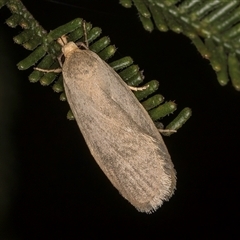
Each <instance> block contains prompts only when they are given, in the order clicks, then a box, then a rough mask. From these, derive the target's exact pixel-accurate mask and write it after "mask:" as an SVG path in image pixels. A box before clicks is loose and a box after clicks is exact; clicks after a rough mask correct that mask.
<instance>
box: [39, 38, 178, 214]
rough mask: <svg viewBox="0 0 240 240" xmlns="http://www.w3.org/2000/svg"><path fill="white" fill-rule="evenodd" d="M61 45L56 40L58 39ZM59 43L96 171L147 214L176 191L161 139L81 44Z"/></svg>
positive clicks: (124, 88) (130, 95)
mask: <svg viewBox="0 0 240 240" xmlns="http://www.w3.org/2000/svg"><path fill="white" fill-rule="evenodd" d="M59 43H60V41H59ZM81 46H82V48H81V49H80V48H79V47H78V46H77V45H76V44H75V43H74V42H68V43H65V44H62V52H63V55H64V56H65V61H64V63H63V64H60V65H61V66H62V68H61V69H60V70H43V69H38V68H36V69H37V70H40V71H44V72H50V71H55V72H60V71H62V74H63V83H64V89H65V93H66V96H67V100H68V103H69V105H70V108H71V110H72V112H73V115H74V117H75V119H76V121H77V124H78V126H79V128H80V130H81V132H82V135H83V137H84V139H85V141H86V143H87V145H88V147H89V150H90V152H91V154H92V156H93V157H94V159H95V160H96V162H97V163H98V165H99V167H100V168H101V169H102V171H103V172H104V173H105V175H106V176H107V177H108V179H109V180H110V181H111V183H112V184H113V185H114V187H115V188H117V190H118V191H119V192H120V194H121V195H122V196H123V197H124V198H125V199H127V200H128V201H129V202H130V203H131V204H132V205H133V206H134V207H135V208H136V209H137V210H138V211H140V212H146V213H151V212H154V211H155V210H156V209H157V208H158V207H160V206H161V205H162V203H163V201H165V200H168V199H169V198H170V197H171V196H172V194H173V192H174V189H175V187H176V172H175V170H174V166H173V163H172V161H171V158H170V155H169V153H168V150H167V148H166V146H165V144H164V142H163V139H162V137H161V135H160V133H159V131H158V129H157V128H156V126H155V124H154V123H153V121H152V120H151V118H150V116H149V115H148V113H147V111H146V110H145V109H144V108H143V106H142V105H141V104H140V103H139V101H138V100H137V99H136V97H135V96H134V94H133V93H132V91H131V90H130V88H129V86H128V85H127V84H126V83H125V82H124V81H123V80H122V79H121V77H120V76H119V75H118V74H117V73H116V72H115V71H114V70H113V69H112V68H111V67H110V66H109V65H108V64H107V63H105V62H104V61H103V60H102V59H101V58H100V57H99V56H98V55H97V54H96V53H94V52H92V51H90V50H89V49H88V47H86V46H85V45H84V44H83V43H81Z"/></svg>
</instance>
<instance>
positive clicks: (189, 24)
mask: <svg viewBox="0 0 240 240" xmlns="http://www.w3.org/2000/svg"><path fill="white" fill-rule="evenodd" d="M120 3H121V4H122V5H123V6H124V7H130V6H131V3H133V4H134V5H135V7H136V8H137V10H138V12H139V16H140V20H141V21H142V24H143V27H144V28H145V29H146V30H148V31H152V30H153V29H154V24H155V26H156V28H157V29H158V30H160V31H167V30H168V29H170V30H172V31H174V32H176V33H182V34H184V35H186V36H187V37H189V38H190V39H191V40H192V42H193V44H194V45H195V46H196V48H197V49H198V51H199V52H200V53H201V55H202V56H203V57H204V58H207V59H209V61H210V64H211V66H212V67H213V69H214V71H215V72H216V74H217V79H218V82H219V83H220V85H222V86H225V85H226V84H227V83H228V82H229V79H231V82H232V84H233V86H234V88H235V89H236V90H238V91H240V76H239V75H236V74H234V75H233V72H239V71H240V70H239V69H240V50H239V49H240V43H239V37H240V0H230V1H227V0H224V1H220V0H206V1H196V0H132V1H130V0H121V1H120ZM233 56H235V60H234V61H231V60H229V59H232V57H233Z"/></svg>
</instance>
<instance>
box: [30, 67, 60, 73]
mask: <svg viewBox="0 0 240 240" xmlns="http://www.w3.org/2000/svg"><path fill="white" fill-rule="evenodd" d="M34 70H37V71H39V72H45V73H51V72H53V73H61V72H62V68H56V69H42V68H34Z"/></svg>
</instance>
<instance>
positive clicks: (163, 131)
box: [158, 129, 177, 133]
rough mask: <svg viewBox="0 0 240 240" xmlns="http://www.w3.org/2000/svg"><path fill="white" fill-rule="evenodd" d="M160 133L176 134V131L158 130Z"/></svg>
mask: <svg viewBox="0 0 240 240" xmlns="http://www.w3.org/2000/svg"><path fill="white" fill-rule="evenodd" d="M158 131H159V132H160V133H175V132H177V131H176V130H173V129H158Z"/></svg>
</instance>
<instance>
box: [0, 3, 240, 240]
mask: <svg viewBox="0 0 240 240" xmlns="http://www.w3.org/2000/svg"><path fill="white" fill-rule="evenodd" d="M62 2H64V1H62ZM65 2H68V5H63V4H57V3H53V2H50V1H32V0H31V1H30V0H25V1H23V3H24V4H25V6H26V7H27V8H28V10H29V11H30V12H31V13H32V14H33V16H34V17H35V18H36V19H37V20H38V21H39V22H40V24H41V25H42V26H43V27H44V28H45V29H46V30H51V29H54V28H56V27H58V26H60V25H62V24H64V23H66V22H68V21H71V20H72V19H74V18H76V17H82V18H84V19H85V20H87V21H90V22H91V23H92V24H93V26H99V27H101V28H102V29H103V36H105V35H107V36H110V38H111V40H112V43H113V44H115V45H116V46H117V47H118V52H117V53H116V56H117V58H121V57H124V56H127V55H130V56H131V57H132V58H133V59H134V60H135V63H137V64H139V66H140V67H141V68H142V69H144V73H145V76H146V79H147V80H152V79H158V80H159V82H160V89H159V92H160V93H161V94H163V95H164V96H165V99H166V100H175V101H176V103H177V104H178V112H179V111H180V110H181V109H182V108H184V107H187V106H188V107H190V108H191V109H192V111H193V116H192V117H191V119H190V120H189V121H188V122H187V123H186V124H185V125H184V127H183V128H181V129H180V130H179V131H178V133H177V134H175V135H172V136H171V137H164V141H165V143H166V145H167V147H168V149H169V152H170V154H171V157H172V160H173V163H174V165H175V168H176V170H177V177H178V182H177V191H176V192H175V195H174V196H173V197H172V198H171V199H170V201H169V202H165V203H164V204H163V206H162V207H161V208H159V209H158V210H157V211H156V212H155V213H154V214H151V215H147V214H144V213H139V212H137V211H136V210H135V208H134V207H133V206H131V205H130V204H129V203H128V202H127V201H126V200H124V199H123V198H122V197H121V196H120V195H119V193H118V192H117V190H116V189H114V187H113V186H112V185H111V183H110V182H109V181H108V179H107V178H106V177H105V176H104V174H103V173H102V172H101V170H100V169H99V167H98V166H97V164H96V163H95V161H94V159H93V158H92V157H91V155H90V153H89V150H88V148H87V146H86V144H85V142H84V140H83V138H82V136H81V133H80V131H79V129H78V127H77V124H76V122H74V121H68V120H67V119H66V117H65V116H66V113H67V111H68V109H69V107H68V105H67V103H62V102H60V101H59V100H58V97H59V95H58V94H56V93H53V91H52V89H51V88H50V87H42V86H40V84H39V83H37V84H31V83H30V82H29V81H28V79H27V76H28V75H29V74H30V72H31V71H30V70H29V71H24V72H21V71H18V70H17V68H16V65H15V64H16V63H17V62H19V61H20V60H22V59H23V58H25V57H26V56H27V54H28V52H27V50H24V49H23V48H22V47H21V46H18V45H17V44H14V43H13V41H12V37H13V36H14V35H17V34H18V33H19V32H20V29H10V28H9V27H7V26H6V25H4V24H3V23H4V21H5V19H6V18H7V17H9V16H10V13H9V11H8V9H7V8H6V7H4V8H3V9H1V10H0V20H1V22H2V24H1V28H0V36H1V38H2V39H4V41H5V45H2V46H0V47H1V50H0V51H1V52H2V53H3V52H5V53H4V54H1V58H3V59H4V60H3V62H4V63H5V64H4V65H2V66H1V71H2V72H3V74H1V76H2V79H1V81H2V82H4V81H6V86H7V84H12V87H10V88H9V89H12V88H14V92H12V91H6V92H5V94H6V95H7V94H8V93H9V99H8V101H6V103H5V104H4V106H5V108H6V109H7V108H8V104H9V103H10V102H11V99H12V98H11V96H13V95H14V96H15V97H16V96H17V100H16V101H15V102H14V103H13V104H14V106H15V115H14V118H13V119H12V120H11V123H12V124H13V125H12V126H13V127H12V129H11V132H10V133H11V134H12V135H10V138H11V142H12V144H13V146H14V151H13V154H14V159H15V164H16V166H17V168H16V166H15V170H14V173H15V178H16V179H17V180H16V183H15V185H14V187H13V188H12V189H13V192H15V194H14V195H13V196H14V198H13V200H12V206H11V210H10V211H9V218H8V220H7V219H6V221H7V223H8V225H6V228H5V232H7V233H8V234H9V235H11V236H12V238H13V239H107V238H109V239H176V238H178V239H179V238H181V239H219V237H227V236H228V238H229V239H230V238H231V239H234V238H235V239H236V238H237V230H238V229H237V228H238V224H237V223H238V220H237V219H238V216H239V212H238V211H239V205H238V200H239V197H238V194H239V186H238V183H239V179H238V177H239V170H240V168H239V160H240V158H239V149H240V141H239V139H240V137H239V136H240V129H239V122H240V121H239V120H240V107H239V106H240V93H239V92H237V91H235V90H234V88H233V87H232V86H231V84H229V85H228V86H226V87H221V86H220V85H219V84H218V82H217V79H216V76H215V73H214V71H213V70H212V69H211V66H210V64H209V62H208V61H207V60H204V59H203V58H202V57H201V56H200V54H199V53H198V52H197V50H196V49H195V47H194V46H193V45H192V44H191V42H190V40H189V39H187V38H186V37H184V36H183V35H178V34H175V33H173V32H167V33H161V32H159V31H156V30H155V31H153V32H152V33H148V32H146V31H145V30H144V29H143V27H142V25H141V22H140V20H139V18H138V16H137V12H136V9H135V8H131V9H125V8H123V7H121V6H120V5H119V3H118V0H113V1H109V0H108V1H104V0H102V1H98V0H85V1H83V0H82V1H65ZM71 3H73V4H74V6H71ZM4 50H5V51H4ZM7 59H8V60H7ZM9 59H10V60H9ZM5 60H6V61H5ZM12 74H15V75H14V77H13V76H12ZM11 94H12V95H11ZM174 116H175V115H174ZM174 116H172V115H171V116H170V117H169V118H168V119H165V120H164V121H166V122H169V121H170V120H171V119H173V117H174ZM7 137H8V138H9V135H8V136H7ZM6 160H7V159H6ZM6 239H8V238H7V237H6Z"/></svg>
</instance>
